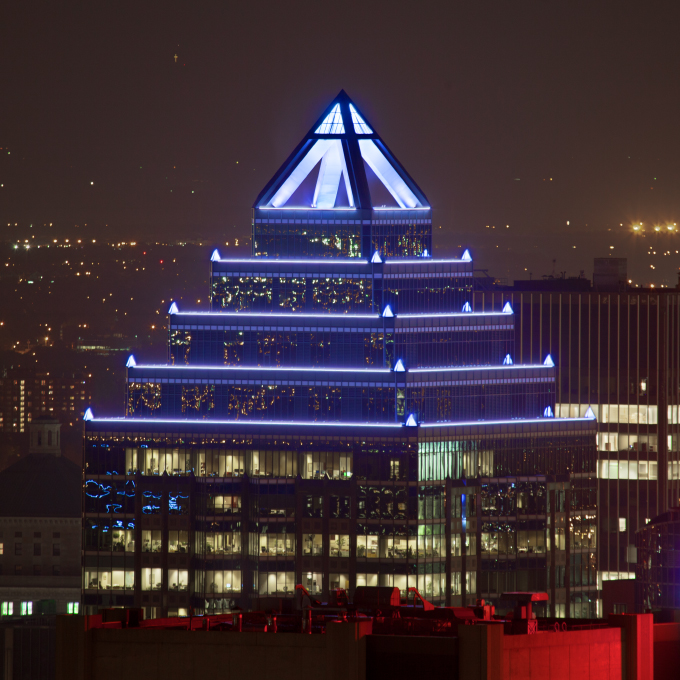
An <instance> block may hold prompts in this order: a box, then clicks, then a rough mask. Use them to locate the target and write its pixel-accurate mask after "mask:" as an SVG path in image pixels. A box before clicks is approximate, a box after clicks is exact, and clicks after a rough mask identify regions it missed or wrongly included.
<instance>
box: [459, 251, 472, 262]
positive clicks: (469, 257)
mask: <svg viewBox="0 0 680 680" xmlns="http://www.w3.org/2000/svg"><path fill="white" fill-rule="evenodd" d="M460 259H461V260H462V261H463V262H472V255H470V251H469V250H468V249H467V248H466V249H465V250H464V251H463V254H462V255H461V257H460Z"/></svg>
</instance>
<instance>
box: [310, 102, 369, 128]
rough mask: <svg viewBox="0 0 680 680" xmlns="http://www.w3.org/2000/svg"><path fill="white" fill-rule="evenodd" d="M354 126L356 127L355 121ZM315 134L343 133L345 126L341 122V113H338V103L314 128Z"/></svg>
mask: <svg viewBox="0 0 680 680" xmlns="http://www.w3.org/2000/svg"><path fill="white" fill-rule="evenodd" d="M359 120H361V119H359ZM362 123H363V121H362ZM354 127H355V128H356V123H355V125H354ZM316 134H317V135H344V134H345V126H344V125H343V123H342V114H341V113H340V104H336V105H335V106H334V107H333V108H332V109H331V112H330V113H329V114H328V115H327V116H326V117H325V118H324V119H323V123H321V125H319V127H318V128H316Z"/></svg>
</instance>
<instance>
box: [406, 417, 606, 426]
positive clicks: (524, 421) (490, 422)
mask: <svg viewBox="0 0 680 680" xmlns="http://www.w3.org/2000/svg"><path fill="white" fill-rule="evenodd" d="M594 421H595V419H594V418H525V419H520V418H517V419H516V420H473V421H470V422H466V423H462V422H460V423H454V422H450V423H418V425H419V426H420V427H473V426H475V425H477V426H479V425H481V426H483V427H487V426H491V425H535V424H538V423H548V424H557V423H592V422H594Z"/></svg>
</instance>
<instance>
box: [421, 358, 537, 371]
mask: <svg viewBox="0 0 680 680" xmlns="http://www.w3.org/2000/svg"><path fill="white" fill-rule="evenodd" d="M511 361H512V360H511ZM539 368H545V366H544V365H543V364H513V363H510V364H506V363H505V362H503V365H502V366H441V367H439V368H436V367H435V368H411V369H409V373H441V372H444V371H516V370H522V369H531V370H534V369H539Z"/></svg>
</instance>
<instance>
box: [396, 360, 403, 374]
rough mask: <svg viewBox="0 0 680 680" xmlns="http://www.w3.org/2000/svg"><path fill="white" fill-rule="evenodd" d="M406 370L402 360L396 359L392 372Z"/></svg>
mask: <svg viewBox="0 0 680 680" xmlns="http://www.w3.org/2000/svg"><path fill="white" fill-rule="evenodd" d="M405 371H406V366H404V362H403V361H402V360H401V359H398V360H397V363H396V364H394V372H395V373H404V372H405Z"/></svg>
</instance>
